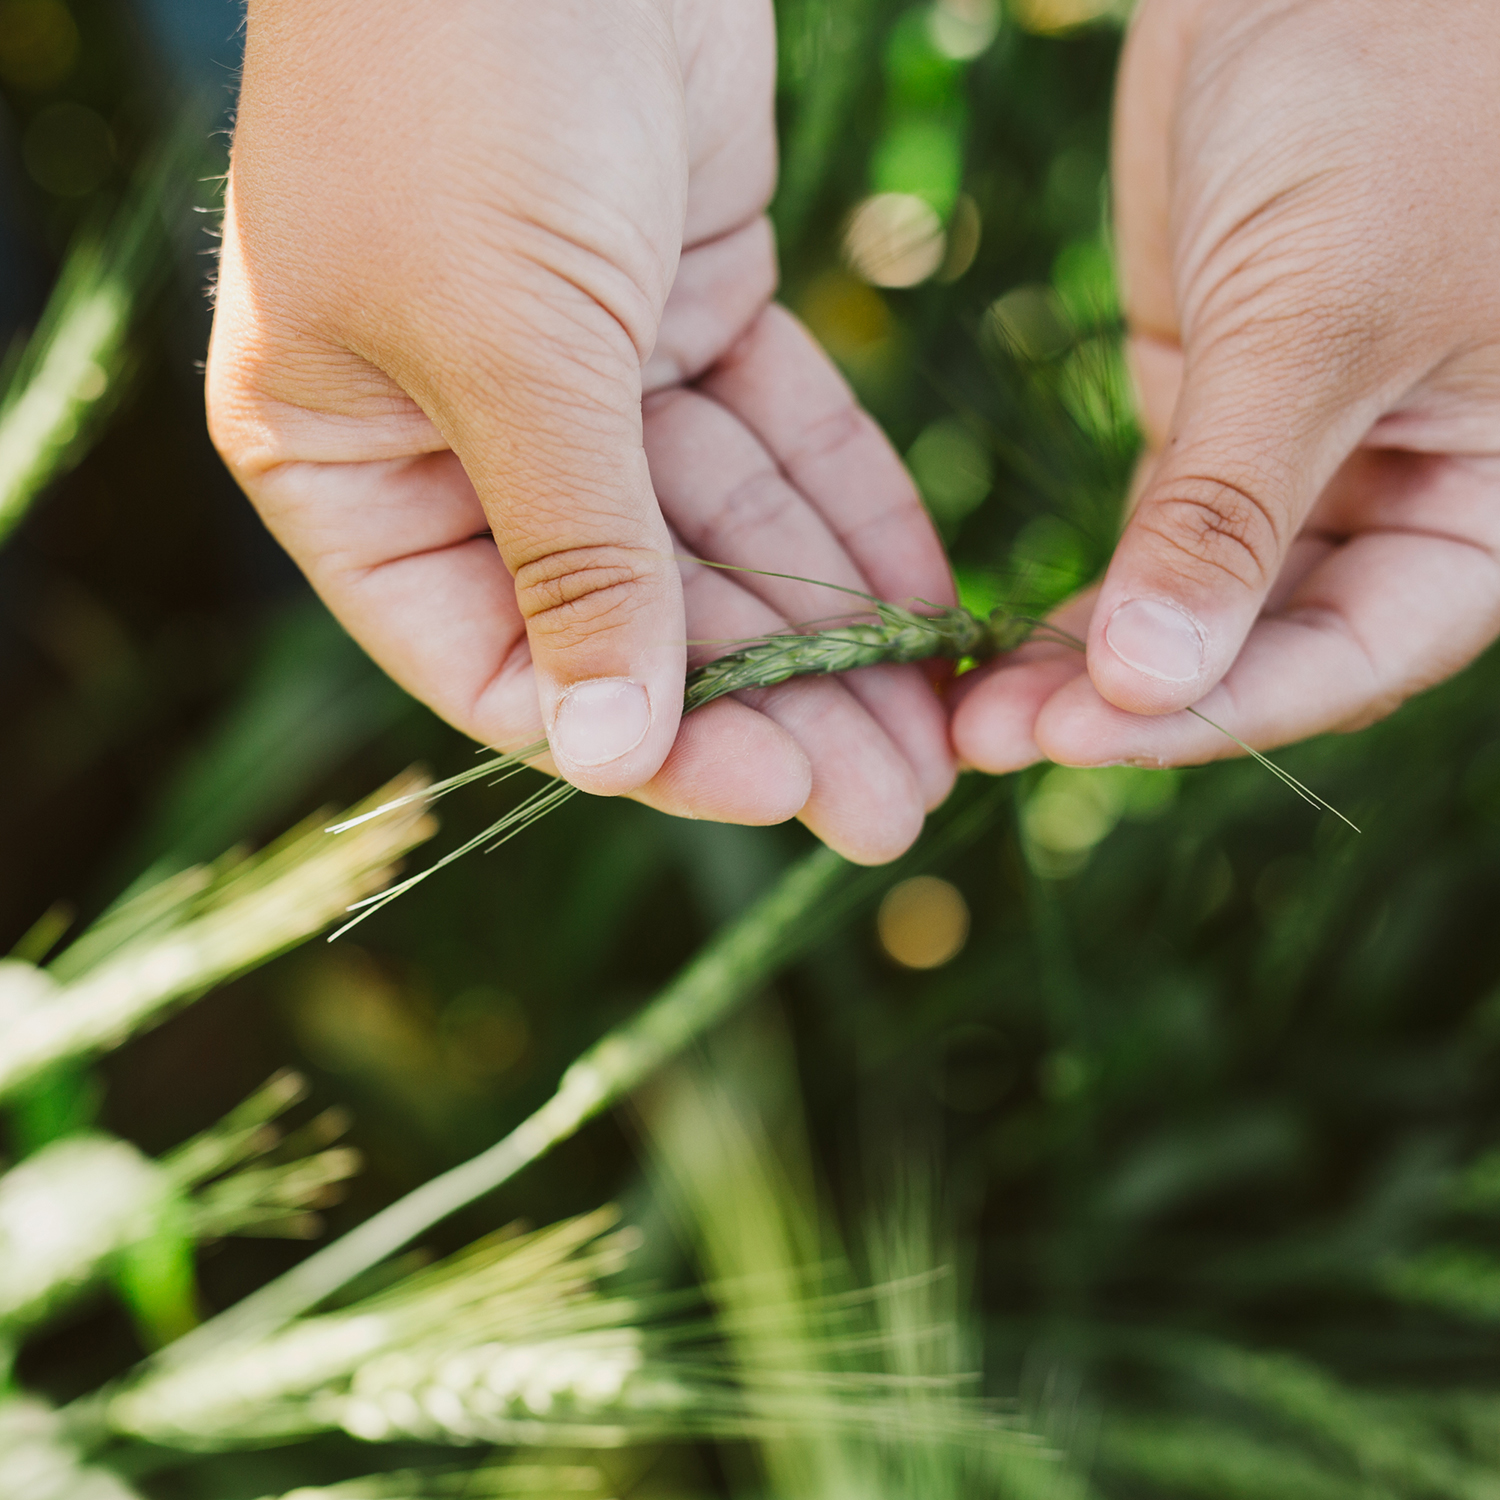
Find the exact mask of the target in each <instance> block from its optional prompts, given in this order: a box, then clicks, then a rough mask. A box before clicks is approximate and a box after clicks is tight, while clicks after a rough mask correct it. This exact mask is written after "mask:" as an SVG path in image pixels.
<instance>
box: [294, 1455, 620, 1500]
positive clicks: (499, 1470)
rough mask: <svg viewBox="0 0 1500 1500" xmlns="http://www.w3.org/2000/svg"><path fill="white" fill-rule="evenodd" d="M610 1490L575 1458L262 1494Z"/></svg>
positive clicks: (391, 1497)
mask: <svg viewBox="0 0 1500 1500" xmlns="http://www.w3.org/2000/svg"><path fill="white" fill-rule="evenodd" d="M609 1494H610V1490H609V1488H608V1485H607V1482H606V1481H605V1479H604V1476H603V1475H602V1474H600V1473H599V1471H598V1470H597V1469H591V1468H588V1467H586V1466H583V1465H579V1464H538V1463H509V1464H496V1465H490V1466H487V1467H485V1468H482V1469H453V1470H448V1471H442V1470H422V1469H403V1470H397V1471H396V1472H394V1473H388V1474H371V1475H369V1476H367V1477H366V1478H363V1479H346V1480H343V1481H342V1482H340V1483H338V1484H319V1485H304V1486H302V1487H301V1488H299V1489H295V1490H292V1491H291V1492H290V1493H289V1494H285V1495H281V1496H271V1495H267V1496H266V1497H265V1500H449V1497H451V1500H502V1497H506V1496H511V1495H535V1496H539V1497H542V1500H555V1497H562V1496H567V1495H572V1496H577V1497H580V1500H607V1497H608V1496H609Z"/></svg>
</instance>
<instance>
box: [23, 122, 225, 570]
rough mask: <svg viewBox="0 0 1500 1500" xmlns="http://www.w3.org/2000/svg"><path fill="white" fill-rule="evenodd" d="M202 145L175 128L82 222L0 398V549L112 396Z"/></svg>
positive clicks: (95, 426) (198, 137)
mask: <svg viewBox="0 0 1500 1500" xmlns="http://www.w3.org/2000/svg"><path fill="white" fill-rule="evenodd" d="M205 148H206V143H205V140H204V132H203V130H202V129H201V128H197V127H196V125H195V123H194V122H193V121H188V122H185V123H184V125H183V126H182V127H181V128H180V129H179V130H178V131H177V132H176V133H175V134H174V135H173V136H172V137H171V138H170V139H169V140H168V141H167V142H166V143H165V144H164V145H163V147H162V148H161V149H160V151H159V152H158V153H157V155H156V156H155V158H154V159H152V160H151V161H149V162H148V163H147V165H146V166H145V168H144V169H143V170H142V171H141V172H140V174H139V175H138V178H137V181H136V182H135V184H134V185H133V187H132V188H131V189H130V191H129V192H128V193H127V195H126V197H125V199H124V201H123V202H122V203H121V204H120V206H119V207H118V208H117V209H116V210H115V213H114V216H113V218H112V219H111V220H110V221H109V222H108V223H106V224H104V225H103V226H102V227H101V226H100V225H99V224H97V223H92V224H90V225H87V226H86V227H85V228H83V229H82V230H80V231H79V233H78V234H77V236H76V237H75V239H74V242H73V244H72V245H71V246H70V248H69V250H68V253H67V257H66V259H65V261H64V263H63V268H62V272H61V274H60V275H59V277H58V279H57V282H56V285H55V286H54V287H53V290H52V293H51V295H50V296H49V298H48V299H47V305H46V308H45V309H44V311H43V313H42V317H41V320H40V322H39V323H38V324H37V327H36V329H35V331H34V332H33V333H32V335H31V337H30V338H29V339H28V340H27V342H26V345H25V347H24V348H23V349H22V350H21V352H20V354H19V357H18V358H17V359H16V361H15V363H14V365H13V367H12V369H11V371H10V375H9V379H8V380H7V382H6V386H5V391H4V394H3V395H0V543H3V542H4V540H5V538H6V537H7V536H8V535H9V534H10V532H11V531H12V530H14V528H15V527H16V525H17V524H18V523H19V522H20V520H21V518H22V517H23V516H24V515H25V514H26V512H27V510H28V509H29V508H30V506H31V503H32V501H33V500H35V498H36V497H37V495H38V494H39V493H40V492H41V491H42V490H43V489H45V488H46V486H47V485H49V484H50V483H52V481H53V480H55V479H57V478H59V477H60V476H61V475H62V474H64V473H65V472H66V471H67V470H68V469H69V468H71V467H72V466H73V464H75V463H76V462H77V461H78V460H79V459H80V458H81V457H82V456H83V454H84V452H86V451H87V448H88V446H89V443H90V441H91V440H92V438H93V436H94V435H95V434H96V433H97V432H98V430H99V425H100V422H101V421H102V419H103V418H104V417H105V416H107V415H108V413H109V411H110V409H111V408H112V407H113V406H114V405H115V403H116V402H117V401H118V400H119V397H120V395H121V393H122V389H123V387H124V386H125V384H126V383H127V381H128V377H129V375H130V369H131V361H130V357H129V349H128V339H129V335H130V331H131V325H132V324H133V322H134V320H135V318H136V315H137V313H138V312H139V311H140V308H141V306H142V304H143V303H144V302H145V300H146V299H147V297H149V296H150V294H151V293H152V291H153V290H154V288H155V286H156V284H157V282H158V281H159V279H160V277H161V275H162V273H163V272H164V270H165V269H166V266H167V264H168V261H169V257H170V251H171V242H172V233H173V228H174V226H175V224H176V223H177V222H178V221H179V220H180V219H181V217H182V214H183V209H184V204H185V198H186V189H187V188H188V186H189V185H191V184H192V183H193V182H194V180H195V178H196V176H197V169H198V168H200V167H201V165H202V163H203V159H204V155H205Z"/></svg>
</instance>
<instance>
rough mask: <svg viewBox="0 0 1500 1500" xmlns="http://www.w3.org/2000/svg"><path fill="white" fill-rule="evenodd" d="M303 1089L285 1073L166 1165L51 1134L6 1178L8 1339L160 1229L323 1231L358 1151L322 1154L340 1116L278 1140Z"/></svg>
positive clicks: (0, 1243)
mask: <svg viewBox="0 0 1500 1500" xmlns="http://www.w3.org/2000/svg"><path fill="white" fill-rule="evenodd" d="M304 1093H305V1085H304V1084H303V1083H302V1080H301V1079H298V1078H296V1077H294V1076H293V1075H280V1076H278V1077H277V1078H276V1079H273V1080H272V1082H271V1083H270V1084H268V1085H267V1086H266V1087H265V1088H263V1089H261V1090H259V1091H258V1092H257V1093H256V1094H255V1095H254V1096H253V1097H252V1098H250V1099H248V1100H247V1101H246V1102H245V1103H244V1104H243V1105H241V1106H240V1107H239V1109H237V1110H236V1111H234V1112H233V1113H232V1114H231V1115H230V1116H229V1117H228V1118H227V1119H226V1120H225V1121H223V1122H222V1123H221V1124H220V1125H218V1126H216V1127H214V1128H213V1129H212V1130H210V1131H206V1132H204V1134H203V1135H201V1136H198V1137H197V1138H195V1139H194V1140H192V1141H189V1142H188V1143H187V1144H186V1145H185V1146H183V1147H180V1148H179V1149H178V1150H177V1151H175V1152H172V1153H169V1154H168V1155H167V1156H166V1157H164V1158H163V1159H162V1160H160V1161H153V1160H152V1159H151V1158H150V1157H148V1156H146V1155H144V1154H143V1153H142V1152H141V1151H140V1150H138V1149H137V1148H136V1147H135V1146H134V1145H132V1144H131V1143H130V1142H129V1141H124V1140H120V1139H118V1138H117V1137H114V1136H110V1135H106V1134H103V1133H101V1132H88V1133H84V1134H79V1135H72V1136H68V1137H65V1138H64V1139H62V1140H58V1141H53V1142H52V1143H50V1144H49V1145H46V1146H44V1147H42V1148H41V1149H40V1150H38V1151H36V1152H34V1153H33V1154H32V1155H31V1156H29V1157H27V1158H26V1159H25V1160H24V1161H22V1162H21V1163H20V1164H19V1165H17V1166H14V1167H12V1168H11V1169H10V1170H9V1171H8V1172H6V1173H4V1174H3V1175H0V1334H5V1335H14V1334H16V1333H17V1332H20V1331H24V1330H26V1329H28V1328H30V1327H32V1326H34V1325H35V1324H37V1323H39V1322H41V1321H43V1320H45V1319H46V1318H47V1317H49V1316H50V1315H52V1314H53V1313H55V1312H57V1311H58V1310H60V1309H61V1308H63V1307H65V1306H66V1305H67V1304H68V1303H69V1302H70V1301H72V1300H73V1299H74V1298H76V1297H77V1295H78V1294H79V1293H81V1292H83V1291H85V1290H87V1289H88V1288H89V1287H91V1286H94V1285H96V1284H97V1283H99V1282H101V1281H102V1280H103V1279H104V1278H105V1276H106V1275H107V1274H108V1273H109V1271H110V1270H111V1268H112V1266H113V1265H114V1264H115V1263H116V1262H117V1261H118V1259H119V1257H121V1256H122V1255H124V1254H125V1253H127V1252H129V1251H130V1250H132V1249H133V1248H134V1247H136V1246H139V1245H142V1244H144V1243H145V1242H146V1241H148V1240H150V1239H151V1238H152V1237H153V1236H154V1235H156V1234H157V1233H159V1232H161V1230H162V1229H163V1227H164V1226H169V1227H170V1228H171V1229H172V1230H174V1231H176V1230H178V1229H180V1230H181V1231H183V1232H184V1233H186V1234H187V1235H188V1236H190V1237H191V1238H192V1239H197V1240H203V1239H211V1238H217V1237H219V1236H222V1235H227V1234H259V1235H292V1236H306V1235H307V1234H309V1233H312V1232H315V1231H316V1229H317V1228H318V1227H319V1220H318V1217H317V1215H316V1213H315V1212H313V1210H315V1209H317V1208H320V1207H323V1206H325V1205H326V1204H327V1203H329V1202H330V1201H332V1199H333V1198H334V1197H336V1196H337V1194H338V1192H339V1187H340V1184H342V1183H343V1182H344V1181H345V1180H346V1179H347V1178H348V1177H349V1176H350V1175H351V1174H352V1173H353V1172H354V1171H355V1170H356V1169H357V1167H358V1165H359V1158H358V1154H357V1153H355V1152H352V1151H349V1150H347V1149H338V1148H335V1149H332V1150H329V1149H320V1148H323V1147H326V1145H327V1143H328V1141H329V1140H330V1139H331V1138H332V1136H333V1135H336V1134H340V1133H342V1130H343V1128H344V1124H345V1122H344V1121H343V1120H342V1119H338V1118H333V1117H332V1112H325V1114H324V1115H322V1116H319V1117H318V1119H317V1120H314V1121H313V1122H312V1123H311V1125H310V1126H308V1127H306V1128H304V1129H303V1130H301V1131H298V1132H295V1133H294V1134H292V1135H291V1136H289V1137H286V1138H285V1139H283V1138H282V1137H281V1135H280V1134H279V1132H278V1131H277V1130H276V1128H275V1126H274V1125H273V1124H272V1121H273V1120H274V1118H275V1117H276V1115H278V1114H280V1113H281V1112H282V1111H283V1110H285V1109H287V1108H289V1107H290V1106H291V1105H292V1104H294V1103H296V1102H297V1101H298V1100H299V1099H300V1098H302V1097H303V1094H304ZM273 1152H274V1153H275V1155H276V1157H277V1158H279V1159H275V1160H272V1159H270V1157H271V1153H273ZM255 1162H259V1163H261V1164H259V1165H248V1166H247V1163H255Z"/></svg>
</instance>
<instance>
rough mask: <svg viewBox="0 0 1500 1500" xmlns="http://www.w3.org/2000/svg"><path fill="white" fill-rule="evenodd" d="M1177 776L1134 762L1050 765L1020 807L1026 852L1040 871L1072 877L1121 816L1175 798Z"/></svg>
mask: <svg viewBox="0 0 1500 1500" xmlns="http://www.w3.org/2000/svg"><path fill="white" fill-rule="evenodd" d="M1176 793H1177V776H1176V774H1175V773H1174V772H1171V771H1148V770H1142V769H1139V768H1136V767H1132V766H1101V767H1098V768H1097V769H1094V770H1079V769H1074V768H1073V767H1070V766H1054V767H1053V768H1052V769H1051V770H1050V771H1048V772H1047V774H1046V775H1045V776H1043V777H1042V779H1041V781H1040V782H1039V783H1038V785H1037V788H1036V790H1035V791H1034V792H1033V793H1032V794H1031V796H1030V797H1029V798H1028V799H1027V801H1026V805H1025V806H1024V807H1023V808H1022V809H1021V833H1022V836H1023V839H1024V841H1025V846H1026V855H1027V858H1028V860H1029V861H1030V862H1031V866H1032V868H1033V869H1034V870H1036V872H1037V873H1038V874H1039V875H1047V876H1052V877H1060V876H1064V875H1071V874H1073V873H1074V872H1075V871H1077V870H1080V869H1082V868H1083V866H1084V865H1085V864H1086V863H1087V862H1088V857H1089V855H1090V853H1092V851H1093V849H1094V847H1095V845H1097V844H1099V843H1101V842H1102V841H1103V840H1104V839H1105V838H1106V837H1108V835H1109V834H1110V833H1112V832H1113V831H1114V827H1115V825H1116V824H1117V823H1118V822H1119V821H1120V819H1121V818H1123V817H1127V816H1128V817H1137V818H1147V817H1151V816H1153V815H1154V814H1156V813H1158V812H1161V811H1162V810H1163V809H1164V808H1166V807H1167V806H1168V805H1169V804H1170V803H1171V801H1172V799H1173V798H1174V797H1175V796H1176Z"/></svg>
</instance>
